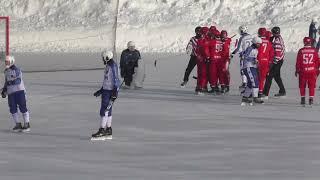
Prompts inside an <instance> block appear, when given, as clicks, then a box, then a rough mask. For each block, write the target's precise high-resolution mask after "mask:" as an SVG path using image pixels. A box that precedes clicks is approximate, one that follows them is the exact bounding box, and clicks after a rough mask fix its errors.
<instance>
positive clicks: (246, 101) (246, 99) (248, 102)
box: [241, 97, 253, 106]
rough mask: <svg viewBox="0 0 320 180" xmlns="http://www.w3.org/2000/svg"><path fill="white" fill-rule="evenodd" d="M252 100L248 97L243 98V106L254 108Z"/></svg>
mask: <svg viewBox="0 0 320 180" xmlns="http://www.w3.org/2000/svg"><path fill="white" fill-rule="evenodd" d="M252 105H253V104H252V100H250V99H249V98H247V97H242V100H241V106H252Z"/></svg>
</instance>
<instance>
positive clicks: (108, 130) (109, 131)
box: [106, 127, 112, 139]
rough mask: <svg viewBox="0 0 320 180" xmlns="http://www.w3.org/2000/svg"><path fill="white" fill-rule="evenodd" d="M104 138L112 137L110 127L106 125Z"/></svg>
mask: <svg viewBox="0 0 320 180" xmlns="http://www.w3.org/2000/svg"><path fill="white" fill-rule="evenodd" d="M106 139H112V128H111V127H107V129H106Z"/></svg>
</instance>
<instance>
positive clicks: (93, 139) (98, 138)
mask: <svg viewBox="0 0 320 180" xmlns="http://www.w3.org/2000/svg"><path fill="white" fill-rule="evenodd" d="M106 139H107V137H92V138H91V141H105V140H106Z"/></svg>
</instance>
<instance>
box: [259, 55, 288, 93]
mask: <svg viewBox="0 0 320 180" xmlns="http://www.w3.org/2000/svg"><path fill="white" fill-rule="evenodd" d="M282 64H283V60H282V61H280V62H279V63H278V64H273V65H272V67H271V68H270V71H269V74H268V76H267V79H266V83H265V85H264V89H263V94H264V95H266V96H268V95H269V91H270V87H271V84H272V79H273V78H274V80H275V81H276V83H277V84H278V86H279V88H280V90H279V93H281V94H282V93H286V90H285V88H284V86H283V82H282V79H281V74H280V71H281V66H282Z"/></svg>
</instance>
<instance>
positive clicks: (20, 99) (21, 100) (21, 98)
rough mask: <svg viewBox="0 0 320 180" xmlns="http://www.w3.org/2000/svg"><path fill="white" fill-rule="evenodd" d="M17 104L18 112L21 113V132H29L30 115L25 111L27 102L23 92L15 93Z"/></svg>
mask: <svg viewBox="0 0 320 180" xmlns="http://www.w3.org/2000/svg"><path fill="white" fill-rule="evenodd" d="M17 104H18V105H19V109H20V112H21V113H22V117H23V121H24V125H23V127H22V132H29V131H30V115H29V112H28V109H27V101H26V95H25V91H19V92H17Z"/></svg>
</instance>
